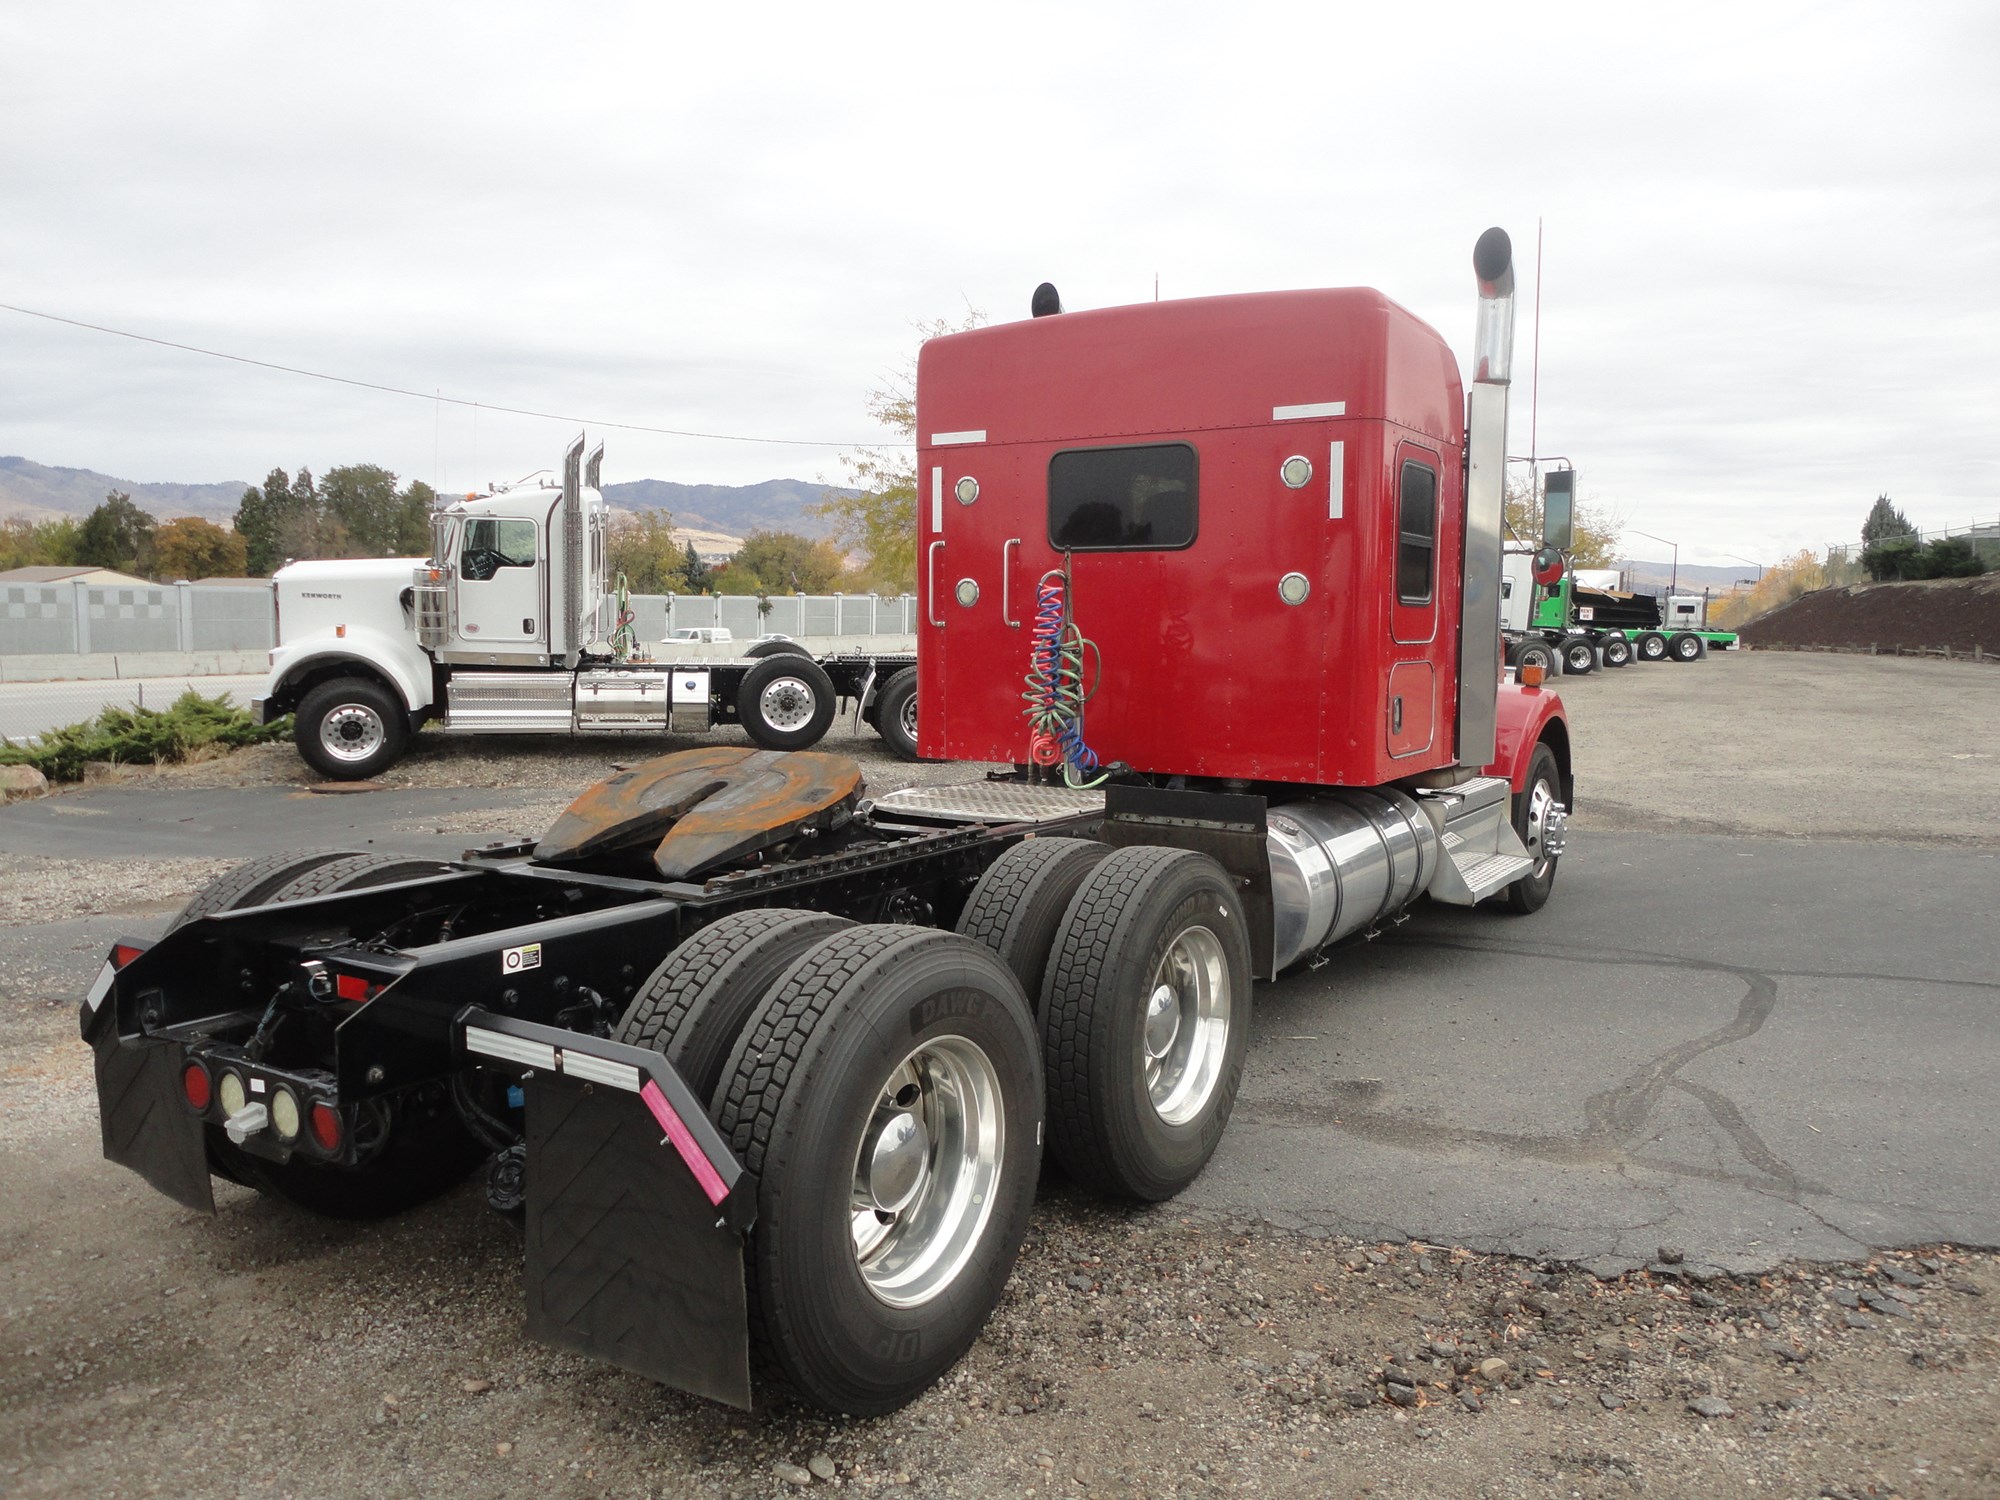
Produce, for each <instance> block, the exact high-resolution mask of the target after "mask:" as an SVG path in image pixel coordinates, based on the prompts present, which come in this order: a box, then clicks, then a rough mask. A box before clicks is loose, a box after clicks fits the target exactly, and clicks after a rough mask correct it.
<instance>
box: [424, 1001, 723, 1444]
mask: <svg viewBox="0 0 2000 1500" xmlns="http://www.w3.org/2000/svg"><path fill="white" fill-rule="evenodd" d="M458 1028H459V1038H460V1045H461V1046H462V1047H463V1048H464V1049H465V1052H466V1053H467V1055H468V1056H472V1057H476V1058H478V1059H479V1060H480V1061H481V1062H482V1064H483V1065H485V1066H492V1065H494V1064H495V1063H496V1062H509V1061H511V1062H513V1063H516V1064H518V1065H522V1066H524V1067H526V1068H527V1069H528V1070H529V1071H528V1073H527V1077H526V1105H527V1122H526V1130H525V1136H526V1145H527V1162H526V1169H527V1215H526V1219H527V1222H526V1225H525V1229H526V1233H527V1266H526V1269H525V1274H524V1277H523V1281H524V1285H525V1290H526V1292H527V1302H528V1334H529V1336H530V1337H532V1338H537V1339H540V1340H542V1341H543V1342H544V1343H549V1344H554V1345H556V1346H557V1347H558V1348H562V1349H573V1350H575V1351H576V1352H577V1353H579V1354H587V1355H589V1356H591V1357H592V1358H593V1359H601V1360H604V1361H606V1362H607V1363H610V1364H614V1365H617V1366H619V1367H620V1368H621V1369H626V1370H630V1371H632V1372H633V1373H634V1374H635V1375H644V1376H646V1377H647V1378H648V1379H651V1380H657V1381H659V1382H660V1383H661V1384H662V1385H669V1386H672V1387H674V1388H675V1389H676V1390H682V1391H689V1392H692V1393H693V1394H695V1395H697V1396H706V1397H708V1398H709V1399H710V1400H713V1401H722V1402H726V1403H727V1404H729V1405H731V1406H738V1407H742V1408H744V1409H746V1410H747V1409H748V1408H749V1406H750V1326H749V1308H748V1304H747V1299H746V1296H745V1293H744V1286H743V1234H744V1231H745V1230H747V1229H748V1228H749V1227H750V1222H751V1220H752V1219H753V1218H754V1216H755V1206H754V1188H753V1186H752V1184H751V1183H750V1181H749V1178H748V1176H747V1174H745V1172H744V1170H743V1167H742V1164H741V1163H739V1162H738V1161H737V1160H736V1158H735V1156H734V1155H733V1154H732V1153H731V1152H730V1150H729V1147H728V1144H727V1143H726V1142H725V1141H724V1140H723V1138H722V1136H721V1135H720V1134H719V1133H718V1132H717V1131H716V1129H715V1127H714V1126H713V1125H712V1124H710V1123H709V1120H708V1117H707V1115H706V1114H705V1113H704V1112H703V1111H702V1109H701V1107H700V1104H699V1102H698V1101H697V1100H696V1099H695V1097H694V1094H693V1093H692V1091H690V1090H689V1088H688V1086H687V1085H686V1083H684V1082H683V1081H682V1080H681V1078H680V1075H679V1074H677V1073H675V1072H674V1070H673V1068H672V1067H671V1065H669V1064H668V1062H667V1060H666V1059H665V1058H664V1057H662V1056H661V1055H660V1054H659V1053H657V1052H654V1051H651V1050H649V1049H647V1048H643V1047H632V1046H626V1045H624V1044H622V1043H619V1042H611V1041H605V1040H603V1039H601V1038H597V1037H589V1036H581V1035H578V1034H577V1033H575V1032H569V1031H562V1030H559V1029H557V1028H555V1027H549V1026H540V1025H536V1024H533V1023H531V1022H525V1021H516V1020H513V1019H511V1018H508V1017H502V1016H495V1015H491V1014H488V1013H487V1012H485V1011H482V1010H478V1009H476V1008H468V1009H466V1010H465V1011H462V1012H460V1014H459V1016H458Z"/></svg>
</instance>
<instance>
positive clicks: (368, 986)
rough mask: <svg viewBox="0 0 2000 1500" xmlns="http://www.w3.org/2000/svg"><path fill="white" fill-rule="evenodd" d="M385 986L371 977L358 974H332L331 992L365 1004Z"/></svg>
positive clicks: (345, 998)
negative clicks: (367, 977)
mask: <svg viewBox="0 0 2000 1500" xmlns="http://www.w3.org/2000/svg"><path fill="white" fill-rule="evenodd" d="M385 988H386V986H384V985H379V984H377V983H375V982H374V981H373V980H372V979H363V978H362V977H361V976H360V975H359V974H336V975H334V976H333V993H334V994H335V995H336V996H337V997H338V998H340V999H342V1000H353V1001H355V1002H357V1003H358V1004H363V1005H365V1004H367V1002H369V1001H370V1000H373V999H374V998H375V997H376V996H377V995H379V994H381V993H382V991H383V990H384V989H385Z"/></svg>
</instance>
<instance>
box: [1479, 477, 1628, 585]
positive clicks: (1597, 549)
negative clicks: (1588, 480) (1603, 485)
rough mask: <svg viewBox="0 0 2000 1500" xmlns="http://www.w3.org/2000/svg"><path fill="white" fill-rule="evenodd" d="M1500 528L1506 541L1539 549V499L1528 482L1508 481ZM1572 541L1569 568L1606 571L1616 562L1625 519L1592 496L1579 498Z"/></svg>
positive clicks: (1519, 480) (1531, 484) (1540, 536)
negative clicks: (1573, 539) (1506, 537)
mask: <svg viewBox="0 0 2000 1500" xmlns="http://www.w3.org/2000/svg"><path fill="white" fill-rule="evenodd" d="M1502 505H1503V509H1502V513H1501V520H1502V525H1503V528H1504V529H1505V531H1506V532H1507V535H1508V538H1509V540H1512V541H1515V542H1518V543H1522V544H1525V545H1527V546H1529V547H1539V546H1541V544H1542V505H1541V496H1540V494H1539V492H1538V491H1537V490H1536V488H1535V486H1534V483H1533V482H1532V481H1531V480H1528V479H1523V478H1515V479H1510V480H1508V481H1507V492H1506V498H1505V500H1504V501H1503V502H1502ZM1574 525H1575V541H1574V542H1573V544H1572V545H1571V547H1570V564H1571V566H1572V567H1578V568H1609V567H1613V566H1615V565H1616V564H1617V562H1618V557H1619V548H1618V539H1619V537H1620V536H1621V535H1623V533H1624V531H1625V517H1624V515H1623V514H1622V513H1620V512H1617V511H1614V510H1612V509H1611V507H1610V506H1608V505H1606V504H1604V503H1603V502H1602V501H1600V500H1598V499H1597V498H1596V497H1595V496H1592V497H1591V498H1589V499H1587V500H1586V499H1582V498H1579V499H1578V500H1577V502H1576V512H1575V516H1574Z"/></svg>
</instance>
